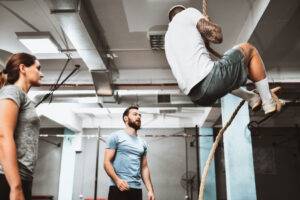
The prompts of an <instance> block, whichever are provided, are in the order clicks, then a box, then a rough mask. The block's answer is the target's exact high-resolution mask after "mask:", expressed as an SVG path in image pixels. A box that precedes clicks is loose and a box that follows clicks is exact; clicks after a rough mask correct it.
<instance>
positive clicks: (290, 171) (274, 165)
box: [216, 127, 300, 200]
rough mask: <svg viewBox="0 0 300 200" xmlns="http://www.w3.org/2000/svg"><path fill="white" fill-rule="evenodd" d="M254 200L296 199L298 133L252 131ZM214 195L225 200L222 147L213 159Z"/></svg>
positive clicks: (299, 151) (299, 181)
mask: <svg viewBox="0 0 300 200" xmlns="http://www.w3.org/2000/svg"><path fill="white" fill-rule="evenodd" d="M252 144H253V154H254V157H253V158H254V168H255V181H256V191H257V199H259V200H260V199H261V200H268V199H274V200H281V199H299V197H300V191H299V185H300V129H299V128H297V127H296V128H260V129H255V130H254V131H252ZM216 177H217V194H218V199H219V200H225V199H226V181H225V179H226V174H225V169H224V155H223V146H222V145H220V147H219V148H218V151H217V155H216Z"/></svg>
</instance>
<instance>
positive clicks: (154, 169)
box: [73, 129, 197, 200]
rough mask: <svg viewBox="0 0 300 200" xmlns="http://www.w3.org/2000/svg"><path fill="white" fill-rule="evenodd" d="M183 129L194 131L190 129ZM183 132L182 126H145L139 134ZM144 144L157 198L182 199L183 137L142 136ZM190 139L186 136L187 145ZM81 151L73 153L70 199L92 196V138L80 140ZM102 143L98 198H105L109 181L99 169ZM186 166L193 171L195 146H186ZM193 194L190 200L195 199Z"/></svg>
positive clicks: (92, 130)
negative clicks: (149, 127) (175, 127)
mask: <svg viewBox="0 0 300 200" xmlns="http://www.w3.org/2000/svg"><path fill="white" fill-rule="evenodd" d="M114 131H116V130H112V129H104V130H101V134H104V135H107V134H110V133H112V132H114ZM187 132H191V133H195V131H194V130H193V129H187ZM84 133H85V134H97V130H96V129H89V130H85V131H84ZM176 133H179V134H181V133H183V129H148V130H141V132H140V135H143V134H166V135H169V134H176ZM145 139H146V141H147V143H148V145H149V149H148V155H147V156H148V162H149V167H150V171H151V178H152V182H153V185H154V190H155V194H156V197H157V199H159V200H169V199H172V200H182V199H184V198H185V189H183V187H182V186H181V185H180V180H181V176H182V175H183V174H184V173H185V167H186V165H185V163H186V162H185V139H184V138H183V137H168V138H148V137H147V138H145ZM192 140H193V138H189V139H188V146H189V145H190V141H192ZM82 145H83V148H82V149H83V151H82V152H81V153H79V154H77V160H76V169H75V181H74V190H73V199H74V200H75V199H80V197H83V199H84V198H87V197H93V196H94V179H95V158H96V141H95V139H92V138H90V139H87V138H86V139H84V140H83V143H82ZM104 149H105V144H104V143H103V142H101V143H100V155H99V179H98V181H99V183H98V197H105V198H106V197H107V195H108V188H109V184H110V180H109V178H108V176H107V175H106V173H105V171H104V169H103V153H104ZM188 156H189V159H188V160H189V162H188V164H189V169H190V171H194V172H196V148H195V147H190V146H189V148H188ZM146 194H147V193H146V189H145V188H144V189H143V195H144V199H146ZM196 195H197V194H196V193H194V199H196Z"/></svg>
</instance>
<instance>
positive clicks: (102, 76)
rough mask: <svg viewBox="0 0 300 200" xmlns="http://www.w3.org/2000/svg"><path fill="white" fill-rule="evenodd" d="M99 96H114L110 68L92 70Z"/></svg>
mask: <svg viewBox="0 0 300 200" xmlns="http://www.w3.org/2000/svg"><path fill="white" fill-rule="evenodd" d="M91 73H92V77H93V81H94V85H95V90H96V94H97V96H112V95H113V89H112V84H111V76H110V73H109V71H108V70H93V71H91Z"/></svg>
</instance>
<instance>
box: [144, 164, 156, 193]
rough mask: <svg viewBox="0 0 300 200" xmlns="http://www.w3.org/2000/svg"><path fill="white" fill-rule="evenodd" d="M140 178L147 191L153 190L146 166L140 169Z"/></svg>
mask: <svg viewBox="0 0 300 200" xmlns="http://www.w3.org/2000/svg"><path fill="white" fill-rule="evenodd" d="M142 178H143V181H144V184H145V187H146V188H147V190H148V192H152V193H153V192H154V190H153V185H152V182H151V177H150V170H149V168H148V167H144V168H143V169H142Z"/></svg>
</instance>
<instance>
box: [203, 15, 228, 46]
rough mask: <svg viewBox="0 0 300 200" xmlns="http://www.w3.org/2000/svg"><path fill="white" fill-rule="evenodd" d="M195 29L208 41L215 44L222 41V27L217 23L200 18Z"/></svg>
mask: <svg viewBox="0 0 300 200" xmlns="http://www.w3.org/2000/svg"><path fill="white" fill-rule="evenodd" d="M197 29H198V31H199V32H200V33H201V35H202V37H203V38H205V39H206V40H208V41H209V42H212V43H215V44H219V43H222V41H223V34H222V29H221V27H220V26H218V25H217V24H215V23H213V22H211V21H208V20H206V19H204V18H202V19H200V20H199V21H198V23H197Z"/></svg>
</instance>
